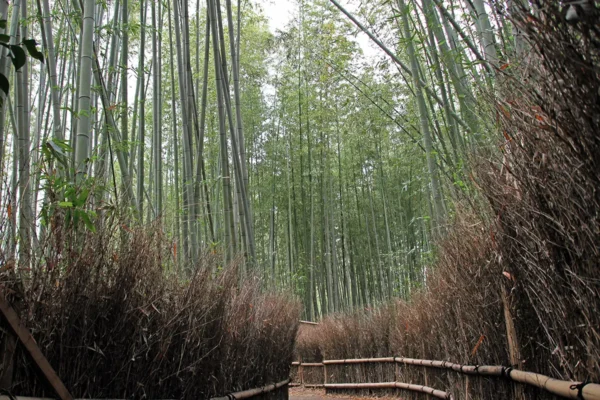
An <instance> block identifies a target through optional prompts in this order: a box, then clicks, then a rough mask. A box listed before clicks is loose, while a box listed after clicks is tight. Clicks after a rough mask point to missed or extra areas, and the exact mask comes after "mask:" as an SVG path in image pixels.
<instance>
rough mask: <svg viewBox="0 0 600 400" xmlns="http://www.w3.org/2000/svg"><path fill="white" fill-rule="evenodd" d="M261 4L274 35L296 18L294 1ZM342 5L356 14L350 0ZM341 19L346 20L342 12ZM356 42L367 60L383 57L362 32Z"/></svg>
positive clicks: (262, 1) (262, 0) (273, 0)
mask: <svg viewBox="0 0 600 400" xmlns="http://www.w3.org/2000/svg"><path fill="white" fill-rule="evenodd" d="M259 2H260V4H261V5H262V7H263V10H264V11H265V15H266V17H267V18H268V19H269V28H270V30H271V32H272V33H275V32H276V30H277V29H280V30H283V28H285V25H286V24H287V23H288V22H289V21H290V20H291V19H292V18H294V13H296V12H297V6H296V1H294V0H259ZM340 3H341V4H342V6H344V7H345V8H346V9H347V10H348V11H350V12H352V13H354V12H355V11H356V4H354V2H352V1H350V0H341V1H340ZM340 18H346V16H345V15H343V14H342V13H341V12H340ZM356 41H357V42H358V44H359V45H360V47H361V48H362V50H363V52H364V54H365V56H366V58H367V59H371V60H372V59H373V58H375V57H377V56H379V55H381V54H382V53H381V50H380V49H379V48H378V47H376V45H374V44H373V43H372V42H371V41H370V39H369V38H368V37H367V35H366V34H364V33H362V32H360V33H359V34H358V36H357V37H356Z"/></svg>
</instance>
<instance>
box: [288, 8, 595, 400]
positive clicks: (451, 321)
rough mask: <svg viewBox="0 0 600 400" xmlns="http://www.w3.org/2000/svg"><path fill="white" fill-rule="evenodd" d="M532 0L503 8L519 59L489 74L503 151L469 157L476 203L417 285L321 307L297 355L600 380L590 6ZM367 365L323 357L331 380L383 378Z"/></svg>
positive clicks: (454, 377) (508, 392)
mask: <svg viewBox="0 0 600 400" xmlns="http://www.w3.org/2000/svg"><path fill="white" fill-rule="evenodd" d="M528 3H529V2H528ZM530 4H531V5H532V6H533V7H535V8H536V10H535V11H536V12H535V13H531V12H529V11H528V10H520V11H519V12H517V13H516V15H515V14H513V16H512V18H513V22H514V23H515V24H516V26H517V27H518V28H519V29H520V30H521V31H522V32H523V33H524V35H525V37H526V39H527V43H528V48H527V50H526V52H525V53H526V57H525V59H524V60H523V61H522V62H521V63H520V64H519V65H516V64H515V65H511V64H507V65H506V66H507V67H510V68H506V69H507V70H508V72H507V73H502V72H499V75H498V87H497V89H496V90H497V92H496V108H497V118H498V128H499V130H500V134H499V139H498V145H499V148H500V150H501V151H500V152H498V153H497V154H495V155H492V156H490V155H486V156H483V155H481V154H480V155H478V157H477V159H476V161H475V162H474V167H473V174H472V175H473V177H474V182H475V184H476V185H477V187H478V189H479V191H480V193H481V194H482V195H483V196H484V198H485V199H486V202H485V204H484V205H482V206H481V208H480V209H474V208H473V207H472V206H467V205H465V204H460V205H458V206H457V207H456V208H457V210H459V211H458V212H457V216H456V219H455V221H454V223H453V225H452V226H451V228H450V231H449V233H448V235H447V237H446V238H445V239H444V240H442V241H441V242H440V243H439V244H438V250H439V251H438V254H439V256H438V259H437V261H436V263H435V265H434V268H432V270H433V273H431V274H430V276H428V277H427V289H426V290H424V291H422V292H421V293H418V294H416V295H415V296H413V297H412V299H411V300H410V301H409V302H404V301H395V302H391V303H390V304H388V305H386V306H383V307H380V308H376V309H366V310H358V311H356V312H354V313H352V314H350V315H337V316H335V315H334V316H331V317H328V318H326V319H325V320H324V321H322V323H321V324H320V327H319V328H317V329H314V330H312V331H311V332H310V333H309V334H307V335H304V336H303V337H302V338H301V340H300V341H299V342H298V346H297V348H296V353H297V354H298V357H299V358H301V359H302V360H303V361H306V362H310V361H318V360H317V359H316V358H320V357H322V358H325V359H343V358H365V357H381V356H403V357H412V358H423V359H435V360H449V361H453V362H458V363H465V364H487V365H504V366H512V367H515V368H520V369H524V370H529V371H534V372H539V373H543V374H546V375H549V376H552V377H555V378H559V379H565V380H576V381H584V380H586V379H589V380H591V381H595V382H598V381H600V366H599V364H598V360H600V334H599V332H600V328H599V327H600V279H598V271H599V270H598V256H599V251H600V221H599V218H600V165H599V164H600V136H599V135H598V132H600V72H599V71H600V33H599V29H598V25H597V21H598V19H599V18H600V9H598V8H597V7H592V9H591V10H590V11H589V15H586V16H585V17H584V18H583V19H582V20H580V21H579V22H577V23H575V24H569V23H567V22H566V21H565V18H564V15H563V14H562V13H561V8H560V7H561V6H560V4H559V3H558V2H553V1H535V2H531V3H530ZM508 320H511V321H512V322H513V323H514V327H515V331H516V340H512V341H510V343H509V339H508V337H509V335H508V334H507V332H508V330H507V324H506V321H508ZM511 349H512V356H511ZM369 368H370V367H368V366H363V367H352V368H349V367H331V368H328V373H329V374H331V375H330V376H329V377H328V379H330V381H331V382H336V380H335V379H337V382H354V381H356V382H359V381H361V379H363V381H364V379H371V380H373V381H377V380H378V379H383V378H384V377H383V376H381V372H378V371H375V370H374V369H371V370H369ZM378 374H379V375H378ZM400 378H401V379H405V380H404V381H405V382H410V383H417V384H423V383H424V381H425V380H428V381H429V384H430V386H434V387H436V388H437V389H441V390H446V389H447V390H450V391H451V392H453V393H454V394H455V397H458V398H465V396H466V392H469V393H470V394H471V395H472V396H477V397H478V398H514V397H513V396H516V394H515V392H514V391H513V389H512V388H511V387H510V386H506V384H505V383H502V382H501V381H498V380H490V379H485V378H470V379H471V381H470V383H469V381H466V380H465V378H464V377H461V376H459V375H458V374H456V373H451V372H439V371H430V372H429V375H428V376H427V377H425V372H424V369H422V368H418V367H404V368H403V369H402V374H401V377H400ZM392 379H393V377H392ZM525 396H526V398H545V396H547V395H546V394H543V393H541V392H540V391H534V390H530V389H525Z"/></svg>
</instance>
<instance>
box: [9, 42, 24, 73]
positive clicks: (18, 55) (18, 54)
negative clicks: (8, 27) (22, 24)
mask: <svg viewBox="0 0 600 400" xmlns="http://www.w3.org/2000/svg"><path fill="white" fill-rule="evenodd" d="M10 51H11V53H12V54H11V56H10V59H11V60H12V63H13V65H14V66H15V70H17V71H18V70H19V69H21V67H22V66H23V65H25V61H26V56H25V50H23V49H22V48H21V46H19V45H16V44H12V45H10Z"/></svg>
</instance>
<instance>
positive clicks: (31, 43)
mask: <svg viewBox="0 0 600 400" xmlns="http://www.w3.org/2000/svg"><path fill="white" fill-rule="evenodd" d="M23 45H25V48H26V49H27V51H28V52H29V55H30V56H31V57H33V58H35V59H36V60H39V61H41V62H44V55H43V54H42V52H40V51H39V50H38V49H37V42H36V41H35V40H34V39H27V40H24V41H23Z"/></svg>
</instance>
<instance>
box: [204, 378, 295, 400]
mask: <svg viewBox="0 0 600 400" xmlns="http://www.w3.org/2000/svg"><path fill="white" fill-rule="evenodd" d="M288 383H290V379H289V378H288V379H285V380H283V381H281V382H277V383H272V384H270V385H267V386H263V387H260V388H256V389H248V390H244V391H241V392H236V393H231V394H230V395H228V396H223V397H213V398H212V399H211V400H230V399H236V400H241V399H249V398H251V397H255V396H258V395H259V394H263V393H268V392H272V391H274V390H277V389H279V388H281V387H283V386H285V385H287V384H288Z"/></svg>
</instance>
